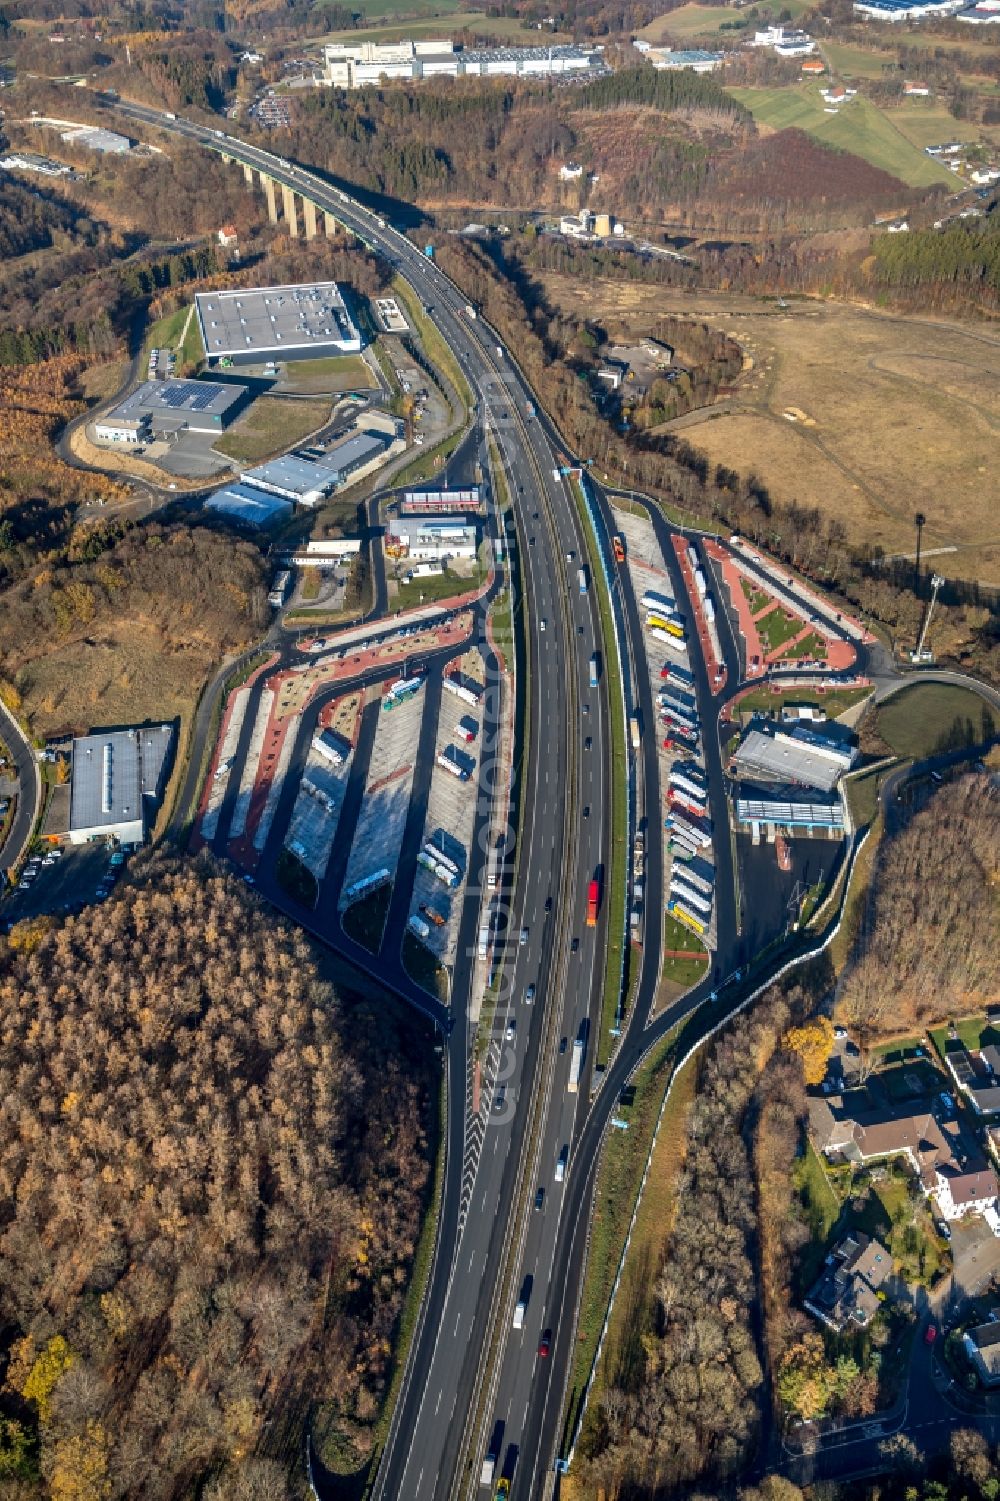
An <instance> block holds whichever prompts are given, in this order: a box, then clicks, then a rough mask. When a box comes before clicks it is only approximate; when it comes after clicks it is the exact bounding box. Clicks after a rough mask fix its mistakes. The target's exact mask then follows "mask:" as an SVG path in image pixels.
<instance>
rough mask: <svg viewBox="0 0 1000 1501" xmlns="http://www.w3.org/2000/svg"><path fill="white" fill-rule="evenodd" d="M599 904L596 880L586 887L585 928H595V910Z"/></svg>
mask: <svg viewBox="0 0 1000 1501" xmlns="http://www.w3.org/2000/svg"><path fill="white" fill-rule="evenodd" d="M600 902H601V886H600V882H599V881H598V880H597V879H596V877H595V879H594V880H593V881H591V883H590V885H589V886H588V887H587V927H588V928H596V927H597V909H598V907H599V906H600Z"/></svg>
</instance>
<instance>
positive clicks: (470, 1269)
mask: <svg viewBox="0 0 1000 1501" xmlns="http://www.w3.org/2000/svg"><path fill="white" fill-rule="evenodd" d="M475 1259H476V1253H475V1251H473V1253H472V1255H471V1256H470V1257H469V1271H470V1272H471V1271H472V1264H473V1262H474V1261H475Z"/></svg>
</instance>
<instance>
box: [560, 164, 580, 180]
mask: <svg viewBox="0 0 1000 1501" xmlns="http://www.w3.org/2000/svg"><path fill="white" fill-rule="evenodd" d="M582 176H583V168H582V167H581V166H580V163H579V162H563V164H562V166H561V167H560V168H559V178H560V181H562V182H573V181H574V179H575V178H577V177H582Z"/></svg>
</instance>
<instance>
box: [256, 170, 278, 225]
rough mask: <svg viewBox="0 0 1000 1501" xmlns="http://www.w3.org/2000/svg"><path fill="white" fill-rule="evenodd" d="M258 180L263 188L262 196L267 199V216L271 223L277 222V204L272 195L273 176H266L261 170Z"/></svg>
mask: <svg viewBox="0 0 1000 1501" xmlns="http://www.w3.org/2000/svg"><path fill="white" fill-rule="evenodd" d="M260 180H261V183H262V184H263V188H264V197H265V198H266V199H267V217H268V219H269V220H270V222H271V223H272V224H277V222H278V204H277V200H276V198H275V196H274V178H273V177H267V176H265V174H264V173H263V172H262V173H261V174H260Z"/></svg>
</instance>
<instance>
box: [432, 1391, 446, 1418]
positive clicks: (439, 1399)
mask: <svg viewBox="0 0 1000 1501" xmlns="http://www.w3.org/2000/svg"><path fill="white" fill-rule="evenodd" d="M443 1396H444V1387H442V1388H441V1390H440V1391H439V1392H438V1399H437V1401H436V1402H435V1403H434V1416H435V1417H437V1415H438V1412H439V1411H440V1408H441V1398H442V1397H443Z"/></svg>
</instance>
